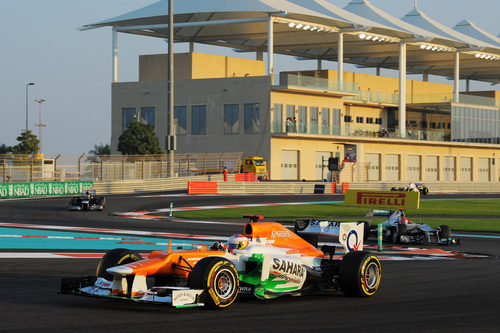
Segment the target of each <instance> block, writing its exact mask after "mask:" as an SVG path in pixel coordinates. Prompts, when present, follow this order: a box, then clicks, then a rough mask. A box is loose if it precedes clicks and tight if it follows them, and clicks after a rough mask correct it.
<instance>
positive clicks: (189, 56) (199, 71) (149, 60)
mask: <svg viewBox="0 0 500 333" xmlns="http://www.w3.org/2000/svg"><path fill="white" fill-rule="evenodd" d="M174 66H175V69H174V79H175V80H186V79H208V78H226V77H245V76H263V75H265V70H266V64H265V62H264V61H260V60H249V59H241V58H234V57H226V56H219V55H212V54H204V53H176V54H174ZM167 67H168V55H166V54H151V55H141V56H139V81H162V80H166V78H167Z"/></svg>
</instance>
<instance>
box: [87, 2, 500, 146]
mask: <svg viewBox="0 0 500 333" xmlns="http://www.w3.org/2000/svg"><path fill="white" fill-rule="evenodd" d="M168 3H169V0H161V1H158V2H156V3H154V4H152V5H149V6H146V7H144V8H140V9H138V10H135V11H132V12H129V13H126V14H123V15H120V16H117V17H114V18H111V19H107V20H104V21H100V22H97V23H93V24H89V25H85V26H83V27H81V30H87V29H93V28H100V27H105V26H111V27H112V28H113V80H114V81H116V80H117V71H116V63H117V32H123V33H131V34H138V35H146V36H153V37H159V38H168ZM173 7H174V10H173V13H174V34H173V36H174V37H173V39H174V40H175V41H176V42H189V43H191V45H192V44H193V43H203V44H210V45H217V46H224V47H230V48H234V49H236V50H238V51H246V52H249V51H250V52H256V53H257V55H258V57H259V58H261V57H262V54H263V52H267V56H268V58H267V72H268V74H269V75H272V74H273V73H274V69H273V67H274V66H273V54H274V53H279V54H285V55H291V56H296V57H300V58H304V59H318V60H319V61H320V60H331V61H337V62H338V69H339V81H342V72H343V63H344V62H347V63H352V64H357V65H362V66H366V67H375V68H388V69H399V72H400V105H399V106H400V117H399V121H400V131H401V135H402V136H403V137H404V133H405V113H406V112H405V105H406V104H405V102H406V101H405V91H406V86H405V85H406V73H407V72H409V73H422V74H424V75H425V76H427V75H428V74H434V75H440V76H447V77H454V78H455V96H456V98H457V100H458V80H459V79H460V78H463V79H470V80H478V81H486V82H491V83H500V44H499V43H498V42H495V39H493V38H492V36H489V37H488V39H485V38H484V36H488V34H487V33H483V34H482V35H483V37H481V36H477V35H476V34H473V33H465V32H460V31H459V30H457V29H455V30H454V29H451V28H448V27H445V26H443V25H442V24H440V23H438V22H437V21H434V20H432V19H430V18H428V17H427V16H426V15H425V14H423V13H422V12H420V11H418V10H417V9H415V10H413V11H411V12H409V13H408V14H407V15H406V16H405V17H404V18H403V19H402V20H400V19H397V18H395V17H393V16H391V15H389V14H387V13H385V12H384V11H382V10H380V9H378V8H376V7H374V6H373V5H372V4H371V3H370V2H369V1H366V0H352V1H351V2H350V3H349V4H348V5H347V6H346V7H345V8H344V9H341V8H339V7H337V6H335V5H334V4H333V3H332V0H210V1H208V0H182V1H177V0H176V1H174V5H173ZM459 29H462V28H459ZM476 30H477V29H476ZM493 37H494V36H493ZM497 39H498V38H497Z"/></svg>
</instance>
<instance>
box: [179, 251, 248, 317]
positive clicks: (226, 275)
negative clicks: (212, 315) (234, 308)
mask: <svg viewBox="0 0 500 333" xmlns="http://www.w3.org/2000/svg"><path fill="white" fill-rule="evenodd" d="M188 283H189V286H190V287H191V288H193V289H203V291H204V294H205V306H207V307H210V308H212V309H223V308H225V307H228V306H229V305H231V304H232V303H233V302H234V300H235V299H236V297H237V296H238V288H239V280H238V272H237V271H236V267H234V265H233V263H232V262H231V261H229V260H227V259H226V258H222V257H207V258H203V259H201V260H200V261H198V263H197V264H196V265H195V266H194V268H193V270H192V271H191V273H189V278H188Z"/></svg>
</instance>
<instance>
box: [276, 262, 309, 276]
mask: <svg viewBox="0 0 500 333" xmlns="http://www.w3.org/2000/svg"><path fill="white" fill-rule="evenodd" d="M272 268H273V269H274V270H276V272H274V273H278V274H280V273H285V274H291V275H295V276H297V277H304V267H302V265H301V264H298V263H296V262H293V261H290V260H282V259H279V258H273V266H272Z"/></svg>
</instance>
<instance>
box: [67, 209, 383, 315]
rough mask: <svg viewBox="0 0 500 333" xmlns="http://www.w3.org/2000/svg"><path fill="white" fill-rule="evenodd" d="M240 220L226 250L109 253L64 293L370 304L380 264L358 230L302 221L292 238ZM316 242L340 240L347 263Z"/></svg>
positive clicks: (204, 301) (174, 301) (173, 300)
mask: <svg viewBox="0 0 500 333" xmlns="http://www.w3.org/2000/svg"><path fill="white" fill-rule="evenodd" d="M245 217H249V218H250V219H251V222H250V223H248V224H246V225H245V227H244V233H243V234H241V235H233V236H231V237H230V238H229V240H228V242H227V244H221V243H219V242H216V243H214V245H212V246H211V247H210V248H206V247H202V246H200V247H198V248H196V249H195V250H193V249H190V250H175V251H171V249H170V246H169V249H168V250H166V251H153V252H151V253H150V254H149V256H148V257H147V258H144V259H143V258H142V257H141V255H140V254H138V253H137V252H134V251H130V250H127V249H114V250H111V251H109V252H108V253H106V254H105V255H104V257H103V258H102V259H101V261H100V262H99V265H98V267H97V273H96V276H87V277H81V278H63V279H62V281H61V293H65V294H76V295H84V296H99V297H108V298H119V299H130V300H135V301H141V302H153V303H167V304H171V305H173V306H175V307H191V306H202V305H205V306H208V307H211V308H216V309H220V308H225V307H228V306H229V305H231V304H232V303H233V302H234V300H235V299H236V298H237V296H238V295H239V294H251V295H254V296H256V297H258V298H262V299H266V298H274V297H277V296H281V295H304V294H310V293H328V294H330V293H335V292H339V291H340V292H342V293H344V294H345V295H348V296H358V297H368V296H372V295H374V294H375V293H376V291H377V289H378V288H379V285H380V281H381V273H382V270H381V265H380V262H379V260H378V258H377V257H376V256H375V255H373V254H370V253H369V252H366V251H363V233H364V225H363V223H357V222H353V223H339V222H333V221H317V220H300V222H299V223H297V222H296V224H295V232H292V231H291V230H289V229H287V228H286V227H284V226H283V225H281V224H279V223H272V222H257V221H258V220H260V219H262V217H260V216H256V215H245ZM301 236H302V237H304V238H305V239H308V240H309V242H308V241H306V240H305V239H304V238H302V237H301ZM318 236H330V237H335V238H338V239H339V241H340V243H341V244H342V246H343V247H344V249H345V252H346V254H345V255H344V257H343V258H342V259H334V258H333V254H334V253H335V247H334V246H326V245H325V246H323V247H322V248H321V249H318V248H317V247H316V246H314V245H313V244H311V243H310V242H312V243H314V242H317V237H318Z"/></svg>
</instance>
